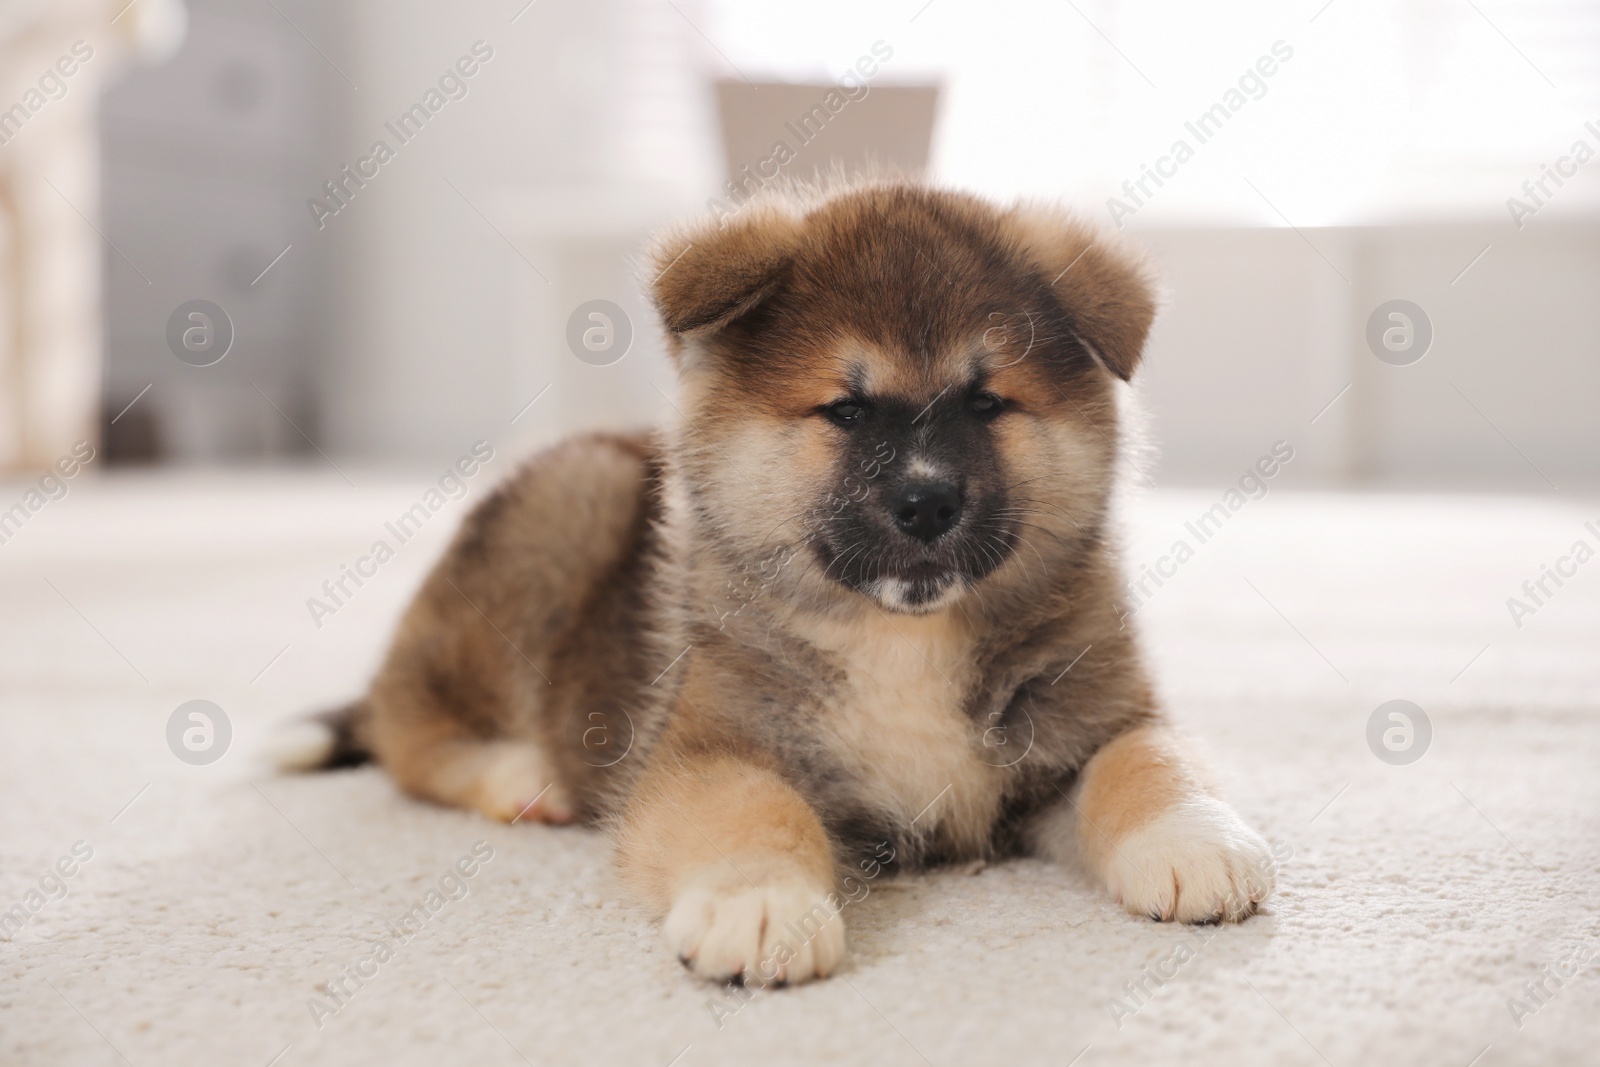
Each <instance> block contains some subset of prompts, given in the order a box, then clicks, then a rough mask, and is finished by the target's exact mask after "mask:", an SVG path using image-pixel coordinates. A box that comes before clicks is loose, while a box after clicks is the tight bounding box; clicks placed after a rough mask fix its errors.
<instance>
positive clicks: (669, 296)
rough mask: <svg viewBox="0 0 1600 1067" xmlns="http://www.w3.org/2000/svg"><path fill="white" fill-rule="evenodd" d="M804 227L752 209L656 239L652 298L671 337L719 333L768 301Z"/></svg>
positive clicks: (771, 211)
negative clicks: (758, 305)
mask: <svg viewBox="0 0 1600 1067" xmlns="http://www.w3.org/2000/svg"><path fill="white" fill-rule="evenodd" d="M800 233H801V220H800V219H799V218H797V217H796V216H794V215H792V214H790V213H788V212H787V211H784V210H783V209H782V208H781V207H778V206H775V205H774V206H764V207H761V208H757V207H756V206H753V205H752V206H747V207H746V208H745V209H744V210H743V212H742V213H741V215H740V217H738V218H734V219H731V220H729V219H725V218H718V219H714V220H711V221H709V222H706V223H703V224H700V225H698V226H695V227H692V228H689V229H680V230H673V231H669V232H667V233H665V234H662V235H661V236H659V237H657V238H656V239H655V241H654V242H653V243H652V245H651V248H650V251H649V260H650V263H651V267H652V269H653V273H654V277H653V278H652V280H651V282H650V296H651V299H652V300H654V301H655V305H656V310H657V311H659V312H660V313H661V320H662V322H664V323H665V324H666V327H667V329H668V330H670V331H671V332H672V333H674V334H680V335H681V334H696V333H711V332H714V331H716V330H720V329H721V328H722V327H724V326H726V325H727V324H728V323H730V322H732V321H733V320H734V319H736V318H738V317H739V316H740V315H743V314H744V313H745V312H747V311H749V310H750V309H751V308H753V307H755V306H756V305H757V304H759V303H761V301H763V300H765V299H766V298H767V297H769V296H771V295H772V293H773V292H774V291H775V290H776V289H777V288H778V286H779V285H780V284H781V283H782V282H783V278H784V275H785V274H786V273H787V271H788V268H789V264H790V262H791V261H792V260H793V258H794V253H795V249H796V248H797V247H798V246H799V243H800Z"/></svg>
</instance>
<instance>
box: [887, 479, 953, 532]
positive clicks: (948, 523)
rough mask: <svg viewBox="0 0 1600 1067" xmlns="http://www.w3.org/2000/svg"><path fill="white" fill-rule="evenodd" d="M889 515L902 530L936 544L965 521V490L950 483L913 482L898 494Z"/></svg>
mask: <svg viewBox="0 0 1600 1067" xmlns="http://www.w3.org/2000/svg"><path fill="white" fill-rule="evenodd" d="M889 512H890V514H892V515H893V516H894V524H895V525H896V526H898V527H900V529H902V530H904V531H905V532H906V533H908V534H910V535H911V536H912V537H915V538H918V539H919V540H922V541H932V540H933V539H934V538H936V537H938V536H939V535H940V534H943V533H946V532H948V531H949V529H950V527H952V526H954V525H955V524H956V522H957V521H958V520H959V519H960V518H961V490H959V489H957V488H956V487H955V486H953V485H951V484H950V483H949V482H910V483H908V484H906V485H903V486H901V487H900V489H899V490H898V491H897V492H896V493H895V494H894V499H893V500H891V501H890V502H889Z"/></svg>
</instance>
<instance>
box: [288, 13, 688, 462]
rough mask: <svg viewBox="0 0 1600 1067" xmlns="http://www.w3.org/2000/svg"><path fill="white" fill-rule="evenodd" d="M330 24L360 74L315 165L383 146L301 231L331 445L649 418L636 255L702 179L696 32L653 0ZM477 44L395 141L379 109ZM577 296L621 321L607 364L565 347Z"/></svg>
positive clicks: (653, 366)
mask: <svg viewBox="0 0 1600 1067" xmlns="http://www.w3.org/2000/svg"><path fill="white" fill-rule="evenodd" d="M683 6H684V7H685V8H686V9H688V10H692V5H683ZM519 11H520V14H519ZM347 19H348V22H347V24H346V26H345V35H346V38H347V40H348V41H349V42H350V45H351V49H352V53H351V56H350V65H351V77H352V78H353V79H354V80H355V81H356V83H357V84H358V85H360V86H361V89H360V92H359V93H355V94H352V95H351V96H350V98H349V112H348V118H347V120H346V122H345V129H344V138H343V141H344V146H345V147H344V153H345V156H344V157H343V158H336V159H335V160H333V161H330V164H329V170H330V173H331V172H332V170H333V169H335V165H336V164H337V165H342V163H343V162H344V161H345V159H348V160H351V161H353V160H354V159H355V158H356V157H357V156H358V155H364V154H365V153H366V151H367V149H368V147H369V146H370V145H371V144H372V143H373V141H374V140H375V139H380V138H381V139H387V140H388V141H390V142H392V143H395V144H396V149H397V157H396V158H395V159H394V160H393V161H392V162H391V163H388V164H386V165H385V166H384V167H383V168H381V170H380V173H379V175H378V177H377V178H376V179H374V180H372V181H371V182H370V183H369V185H368V187H367V188H364V189H361V190H359V191H358V192H357V193H356V195H355V196H354V197H353V198H352V199H351V201H350V203H349V206H348V207H347V208H345V209H344V210H342V211H341V212H340V213H339V214H338V215H337V216H335V217H333V218H331V219H328V220H326V221H327V225H326V229H325V230H323V231H321V232H320V233H319V234H318V235H317V236H318V237H319V238H323V239H327V240H329V241H330V243H332V245H333V247H334V248H335V255H336V260H335V262H336V269H335V278H336V282H335V293H336V296H335V311H336V314H335V320H334V321H335V324H336V325H335V332H334V334H333V338H332V347H333V350H334V351H335V352H337V353H338V358H337V360H335V361H333V362H332V363H331V364H330V366H329V367H327V368H326V373H325V376H324V379H323V381H324V388H325V395H326V402H325V406H324V412H325V418H324V426H325V431H326V436H327V440H328V441H329V443H330V444H331V445H332V446H333V447H334V448H335V449H337V450H338V451H339V452H341V453H343V454H347V455H353V456H359V457H367V458H391V457H405V458H411V459H422V458H436V457H440V456H450V455H454V454H455V452H457V451H460V450H461V449H463V448H465V447H466V446H467V445H468V444H470V443H471V442H472V441H473V440H475V439H477V438H480V437H481V438H486V439H489V440H492V441H497V442H498V441H506V440H510V439H516V440H519V441H524V442H532V441H538V440H544V439H548V438H550V437H552V436H554V435H556V434H558V433H560V432H563V431H565V430H568V429H571V428H575V427H580V426H590V425H595V424H604V423H619V422H620V423H628V422H632V421H634V420H635V419H637V418H638V417H639V416H640V415H648V414H649V413H653V412H654V410H655V408H654V407H652V406H651V401H652V400H654V401H655V402H656V403H659V397H658V396H657V395H656V394H655V393H654V391H653V390H652V389H650V388H648V381H647V380H646V379H648V378H651V377H652V376H653V377H658V378H659V379H660V380H661V381H662V382H666V381H667V377H666V374H665V370H664V368H663V367H662V366H661V365H660V352H661V348H660V344H659V339H658V337H657V334H656V331H655V330H654V328H653V324H652V323H651V320H650V319H649V317H648V315H647V312H646V309H645V308H644V306H643V305H642V304H641V303H640V302H639V300H638V297H637V292H638V289H637V286H636V284H635V280H634V267H635V264H634V261H633V257H634V254H635V253H636V252H637V249H638V246H639V245H640V243H641V242H642V240H643V238H644V236H645V235H646V234H647V233H648V232H649V230H650V228H651V227H653V226H655V225H657V224H658V223H660V222H663V221H665V220H666V219H668V218H671V217H672V216H674V215H676V214H681V213H683V212H685V211H694V210H696V209H697V208H699V207H700V206H701V205H702V204H703V203H704V200H705V199H706V197H708V196H709V195H711V193H712V192H714V190H715V185H716V178H717V174H716V169H715V166H716V153H717V151H718V149H717V142H716V140H715V134H714V131H713V130H712V128H711V121H712V120H711V113H710V108H709V100H710V89H709V85H708V84H707V82H706V79H705V78H704V76H703V74H702V73H701V72H702V70H703V63H701V62H700V61H699V58H698V55H697V50H698V47H699V41H698V38H697V37H696V36H695V34H694V31H693V29H692V27H691V26H689V25H688V24H687V23H686V22H685V21H684V20H683V18H682V17H681V16H680V15H679V14H677V13H676V12H675V11H674V10H673V8H672V7H671V6H669V5H666V4H664V3H659V2H654V0H600V2H591V3H585V4H580V5H572V4H548V3H538V4H533V5H531V6H527V7H526V8H524V6H523V4H520V3H519V4H515V5H511V4H504V3H494V4H488V3H475V4H452V5H448V6H441V5H437V4H431V3H424V2H420V0H410V2H404V3H399V4H397V3H394V2H391V0H384V2H381V3H380V2H378V0H357V2H355V3H352V4H351V5H350V8H349V11H348V13H347ZM513 20H515V21H513ZM480 41H481V42H483V44H482V45H481V46H480V52H482V51H484V50H488V51H491V52H492V58H489V59H484V60H481V61H480V62H479V64H478V68H479V69H478V71H477V73H476V74H475V75H474V76H473V77H472V78H470V79H468V80H467V83H468V87H469V91H468V93H467V95H466V96H465V97H463V98H462V99H459V100H453V101H451V102H449V103H448V104H447V105H446V106H445V107H443V109H442V110H441V111H440V112H439V113H438V114H437V115H434V116H433V117H432V118H431V119H430V120H429V121H428V123H427V125H426V126H425V128H424V129H423V131H422V132H421V134H420V135H418V136H417V137H416V139H415V141H414V142H412V143H410V144H406V145H404V146H399V145H398V143H397V138H395V137H394V136H392V135H391V134H390V133H388V132H387V127H386V124H392V123H394V122H396V121H397V119H398V117H399V116H400V115H401V114H402V112H404V111H405V110H406V109H407V108H408V107H410V106H411V105H412V104H413V103H415V102H417V101H418V100H419V99H421V98H422V97H423V95H424V93H425V92H426V90H428V89H429V88H430V87H432V86H433V85H434V84H435V83H436V82H437V81H438V79H439V77H440V75H441V73H442V72H445V71H447V70H449V69H450V67H451V65H452V64H454V63H456V62H457V61H458V59H460V58H461V57H464V56H470V55H471V54H472V53H471V49H472V47H473V45H474V43H475V42H480ZM591 299H609V300H612V301H614V302H616V303H619V304H621V305H622V306H624V307H625V308H627V309H628V310H629V311H630V315H631V317H632V318H633V319H634V320H635V331H634V332H635V342H634V348H633V350H632V351H631V352H630V353H629V354H628V355H627V357H625V359H624V361H623V363H621V364H619V365H618V366H616V367H611V368H595V367H590V366H588V365H587V364H584V363H581V362H579V361H578V360H577V359H576V358H575V357H574V356H573V355H572V354H571V352H569V351H568V350H567V348H566V345H565V343H564V327H565V322H566V317H567V315H568V313H569V312H570V311H571V310H572V309H573V308H575V307H576V306H577V305H578V304H580V303H582V302H584V301H586V300H591ZM546 386H550V392H549V393H548V394H547V395H545V396H543V397H542V398H541V399H540V400H539V402H538V404H537V405H535V406H534V407H533V408H531V409H528V411H527V413H526V414H525V415H524V416H523V417H522V418H519V419H518V420H517V424H516V426H515V427H513V426H512V425H511V419H512V418H513V416H515V415H516V414H517V413H518V412H519V411H520V410H522V409H523V407H524V405H525V404H527V402H528V401H530V400H531V399H533V398H534V397H535V396H538V395H539V394H540V392H541V390H543V389H544V388H545V387H546Z"/></svg>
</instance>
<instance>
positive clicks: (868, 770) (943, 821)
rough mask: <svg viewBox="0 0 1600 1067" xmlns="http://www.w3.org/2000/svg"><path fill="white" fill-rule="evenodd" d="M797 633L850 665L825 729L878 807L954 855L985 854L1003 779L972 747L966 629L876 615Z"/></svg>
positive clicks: (950, 620) (815, 622)
mask: <svg viewBox="0 0 1600 1067" xmlns="http://www.w3.org/2000/svg"><path fill="white" fill-rule="evenodd" d="M796 629H797V631H798V632H799V633H800V634H801V635H802V636H804V637H805V638H807V639H808V640H810V641H811V642H812V643H814V644H815V645H816V646H817V647H818V648H822V649H826V650H828V651H830V652H833V653H835V654H836V655H838V656H839V657H840V658H841V660H842V661H843V663H844V664H845V670H846V672H847V674H848V676H849V678H850V689H849V695H848V699H847V700H846V701H845V702H843V703H840V704H836V705H832V706H829V707H828V708H826V709H825V712H824V714H825V718H824V720H823V723H824V726H825V729H826V730H827V731H828V739H829V742H830V744H831V746H832V747H833V749H834V751H835V753H836V754H837V756H838V758H839V759H840V760H841V761H843V762H845V763H848V764H849V765H851V766H854V767H857V768H859V769H860V771H861V772H862V776H863V778H865V779H866V780H867V781H868V783H869V784H868V786H867V788H868V790H869V791H870V795H871V798H872V801H873V802H874V803H876V804H877V805H879V806H881V807H882V808H883V809H884V810H886V811H891V812H894V813H896V815H897V816H898V817H899V819H900V821H901V822H902V823H904V824H905V825H906V826H908V827H915V828H916V829H917V830H918V832H920V833H926V834H929V835H942V836H943V837H944V839H945V841H946V842H947V843H948V845H949V846H950V847H951V848H952V849H953V850H955V851H959V852H966V853H973V852H978V851H981V850H982V843H983V840H984V838H985V837H986V836H987V835H988V832H989V827H990V826H991V825H992V823H993V820H994V816H995V805H996V803H997V802H998V800H999V793H998V791H997V789H996V788H995V786H996V779H997V777H998V774H997V771H996V768H995V766H993V765H992V764H991V763H986V762H984V759H983V755H984V753H983V751H982V750H981V749H980V748H976V747H975V746H974V745H973V744H972V743H971V740H972V737H971V735H972V733H973V731H974V729H975V726H974V724H973V723H972V721H971V720H970V719H969V718H967V717H966V716H965V715H963V714H962V712H961V708H960V703H961V697H962V694H963V692H964V690H965V687H966V685H968V684H970V681H971V672H972V649H973V640H972V635H971V633H970V631H969V624H968V623H967V621H966V620H965V619H964V618H963V617H962V616H961V615H960V613H958V612H956V611H953V610H946V611H942V612H940V613H938V614H936V615H926V616H913V617H902V618H898V619H895V618H890V617H889V616H888V615H885V614H880V613H877V612H873V613H871V614H868V615H863V616H859V617H857V618H853V619H850V620H843V621H841V620H833V619H814V618H813V619H805V620H803V621H801V622H800V624H799V625H798V626H797V627H796Z"/></svg>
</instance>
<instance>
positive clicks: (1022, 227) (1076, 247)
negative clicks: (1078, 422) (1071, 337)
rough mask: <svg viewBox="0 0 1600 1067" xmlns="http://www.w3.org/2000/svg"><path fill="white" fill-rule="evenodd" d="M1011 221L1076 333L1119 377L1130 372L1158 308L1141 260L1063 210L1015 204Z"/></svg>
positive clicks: (1149, 277)
mask: <svg viewBox="0 0 1600 1067" xmlns="http://www.w3.org/2000/svg"><path fill="white" fill-rule="evenodd" d="M1009 222H1010V224H1011V226H1012V228H1013V233H1014V235H1015V236H1016V238H1017V240H1018V241H1019V242H1020V243H1021V245H1022V247H1023V248H1025V249H1026V250H1027V255H1028V258H1029V260H1030V261H1031V262H1032V264H1033V266H1034V268H1035V269H1036V270H1038V271H1039V273H1040V274H1041V275H1042V276H1043V278H1044V280H1045V282H1047V283H1048V284H1049V286H1050V290H1051V292H1053V293H1054V294H1055V298H1056V300H1057V301H1058V302H1060V304H1061V307H1062V309H1063V310H1065V311H1066V313H1067V316H1068V317H1069V318H1070V319H1071V320H1072V323H1073V326H1074V328H1075V329H1076V331H1077V333H1078V335H1079V337H1080V338H1081V339H1082V340H1083V341H1085V342H1087V343H1088V344H1089V345H1090V346H1092V347H1093V348H1094V350H1095V353H1096V354H1097V355H1098V356H1099V357H1100V361H1101V362H1102V363H1104V364H1105V365H1106V367H1107V369H1109V370H1110V371H1111V372H1112V373H1113V374H1115V375H1116V376H1117V377H1119V378H1121V379H1122V380H1123V381H1127V380H1128V379H1129V378H1131V377H1133V371H1134V368H1136V367H1137V366H1138V365H1139V360H1140V358H1141V357H1142V356H1143V355H1144V342H1145V338H1146V336H1147V335H1148V334H1149V333H1150V323H1151V321H1152V320H1153V319H1154V318H1155V313H1156V297H1155V284H1154V280H1153V274H1152V271H1151V270H1150V268H1149V266H1148V265H1147V264H1146V263H1145V261H1144V259H1143V258H1142V257H1141V256H1139V255H1138V254H1137V253H1135V252H1134V251H1133V250H1131V249H1130V248H1128V247H1126V246H1125V245H1123V244H1122V242H1120V241H1119V240H1117V239H1116V238H1114V237H1110V236H1108V235H1106V234H1102V233H1098V232H1096V230H1095V228H1094V227H1092V226H1090V225H1089V224H1087V223H1085V222H1083V221H1082V220H1080V219H1076V218H1074V217H1073V216H1071V215H1068V214H1066V213H1065V212H1062V211H1054V210H1049V209H1040V208H1017V209H1016V210H1015V211H1013V212H1011V214H1010V216H1009Z"/></svg>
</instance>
